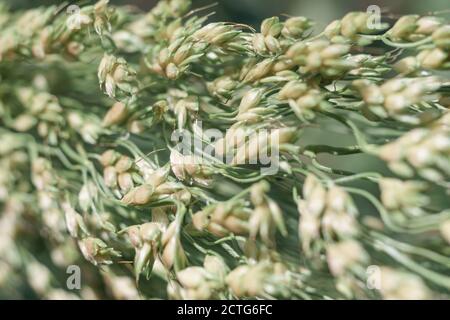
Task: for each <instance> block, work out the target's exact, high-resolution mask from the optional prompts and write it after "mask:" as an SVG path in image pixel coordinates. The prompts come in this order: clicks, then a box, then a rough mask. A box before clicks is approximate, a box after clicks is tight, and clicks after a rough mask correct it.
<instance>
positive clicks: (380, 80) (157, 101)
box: [0, 0, 450, 299]
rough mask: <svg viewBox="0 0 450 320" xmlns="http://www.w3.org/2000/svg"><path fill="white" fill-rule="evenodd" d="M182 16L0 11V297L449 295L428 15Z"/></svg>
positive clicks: (448, 195)
mask: <svg viewBox="0 0 450 320" xmlns="http://www.w3.org/2000/svg"><path fill="white" fill-rule="evenodd" d="M190 9H191V4H190V1H189V0H160V1H159V2H158V4H157V5H156V6H155V7H154V8H153V9H152V10H151V11H149V12H147V13H142V12H137V11H135V10H131V9H130V8H129V7H120V6H119V7H114V6H111V5H109V3H108V0H100V1H99V2H98V3H96V4H95V5H87V6H83V7H82V8H81V10H80V11H79V12H77V13H75V14H72V15H67V14H66V12H64V8H63V9H61V7H59V8H57V7H47V8H37V9H32V10H29V11H25V12H10V11H9V10H8V9H7V8H6V7H5V6H3V5H0V30H1V31H0V140H1V143H0V208H1V209H0V212H1V213H0V297H2V296H4V295H7V294H9V295H10V296H11V295H13V296H14V297H28V296H30V293H26V294H25V293H24V292H25V291H24V289H23V288H25V287H26V288H30V289H31V290H32V291H33V292H32V293H31V295H32V296H33V297H40V298H46V299H61V298H69V299H78V298H82V299H101V298H115V299H140V298H144V299H146V298H172V299H245V298H263V299H274V298H275V299H276V298H278V299H283V298H285V299H287V298H289V299H330V298H332V299H342V298H356V299H368V298H369V299H381V298H382V299H428V298H449V294H448V292H449V290H450V277H449V276H448V273H449V266H450V258H449V257H448V252H449V251H448V248H449V247H448V246H449V244H450V201H449V199H450V181H449V178H450V112H449V109H448V108H449V107H450V94H449V92H450V82H449V79H450V78H449V72H448V69H449V66H450V60H449V55H450V25H449V22H448V19H447V20H446V19H445V15H443V14H440V13H435V15H434V16H418V15H408V16H403V17H401V18H399V19H398V20H396V21H389V23H381V24H379V25H377V26H376V27H374V26H373V22H374V21H373V19H372V17H371V16H370V15H369V14H368V13H365V12H352V13H349V14H347V15H345V16H344V17H343V18H342V19H340V20H336V21H334V22H332V23H331V24H330V25H328V26H327V27H326V28H325V30H324V31H323V32H317V30H316V31H315V30H313V25H314V24H313V22H312V21H311V20H310V19H308V18H305V17H290V18H288V19H285V18H281V17H271V18H268V19H265V20H264V21H262V23H261V25H260V27H259V29H258V30H255V29H253V28H252V27H250V26H247V25H242V24H238V23H230V22H210V18H209V16H206V15H204V14H203V11H202V10H194V9H195V8H192V9H193V10H191V11H190ZM390 26H391V27H390ZM313 34H316V35H313ZM317 130H320V132H319V133H318V131H317ZM180 134H188V136H189V137H191V138H192V141H186V140H185V139H184V137H185V136H184V135H183V139H182V140H183V141H182V143H181V142H180V139H179V138H180ZM180 144H182V145H183V146H185V145H187V146H188V147H186V148H181V149H180V148H179V147H180ZM187 149H188V152H186V150H187ZM264 155H268V156H269V157H268V158H269V159H270V160H271V162H270V163H268V162H264V161H266V160H267V158H264ZM269 166H273V167H271V168H272V169H274V170H268V171H267V169H268V167H269ZM73 265H76V266H79V267H80V269H81V273H82V277H81V278H82V283H81V289H80V290H79V291H70V290H68V288H67V287H66V286H67V285H66V278H67V272H66V270H67V267H68V266H73ZM100 271H101V272H100ZM372 271H373V272H372ZM3 275H6V276H3ZM3 288H5V289H3ZM10 296H9V297H10Z"/></svg>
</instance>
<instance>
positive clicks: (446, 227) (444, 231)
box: [440, 220, 450, 244]
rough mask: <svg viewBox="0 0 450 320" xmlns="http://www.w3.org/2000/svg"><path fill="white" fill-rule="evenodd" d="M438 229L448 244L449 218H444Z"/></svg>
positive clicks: (449, 232)
mask: <svg viewBox="0 0 450 320" xmlns="http://www.w3.org/2000/svg"><path fill="white" fill-rule="evenodd" d="M440 231H441V234H442V237H443V238H444V239H445V241H447V242H448V243H449V244H450V220H446V221H444V222H442V223H441V226H440Z"/></svg>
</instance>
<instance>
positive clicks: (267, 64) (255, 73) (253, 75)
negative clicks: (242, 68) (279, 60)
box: [244, 58, 274, 82]
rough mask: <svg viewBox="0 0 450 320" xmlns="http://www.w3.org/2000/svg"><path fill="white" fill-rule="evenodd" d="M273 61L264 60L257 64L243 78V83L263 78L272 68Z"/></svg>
mask: <svg viewBox="0 0 450 320" xmlns="http://www.w3.org/2000/svg"><path fill="white" fill-rule="evenodd" d="M273 62H274V60H273V59H270V58H268V59H265V60H263V61H261V62H259V63H257V64H256V65H255V66H254V67H253V68H251V69H250V70H249V72H248V73H247V75H246V76H245V77H244V82H254V81H257V80H259V79H261V78H263V77H265V76H266V75H267V74H268V73H269V72H270V69H271V68H272V66H273Z"/></svg>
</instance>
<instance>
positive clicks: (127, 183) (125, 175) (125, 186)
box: [117, 172, 134, 192]
mask: <svg viewBox="0 0 450 320" xmlns="http://www.w3.org/2000/svg"><path fill="white" fill-rule="evenodd" d="M117 182H118V184H119V187H120V190H122V191H124V192H128V191H129V190H130V189H132V188H133V187H134V182H133V178H132V176H131V174H130V173H129V172H122V173H119V175H118V176H117Z"/></svg>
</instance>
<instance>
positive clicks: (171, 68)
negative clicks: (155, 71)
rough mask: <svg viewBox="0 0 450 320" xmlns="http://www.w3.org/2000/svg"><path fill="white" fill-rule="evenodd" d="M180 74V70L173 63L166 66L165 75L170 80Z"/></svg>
mask: <svg viewBox="0 0 450 320" xmlns="http://www.w3.org/2000/svg"><path fill="white" fill-rule="evenodd" d="M179 74H180V70H179V69H178V67H177V66H176V65H175V64H174V63H172V62H171V63H169V64H168V65H167V67H166V76H167V78H169V79H171V80H175V79H177V78H178V76H179Z"/></svg>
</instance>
